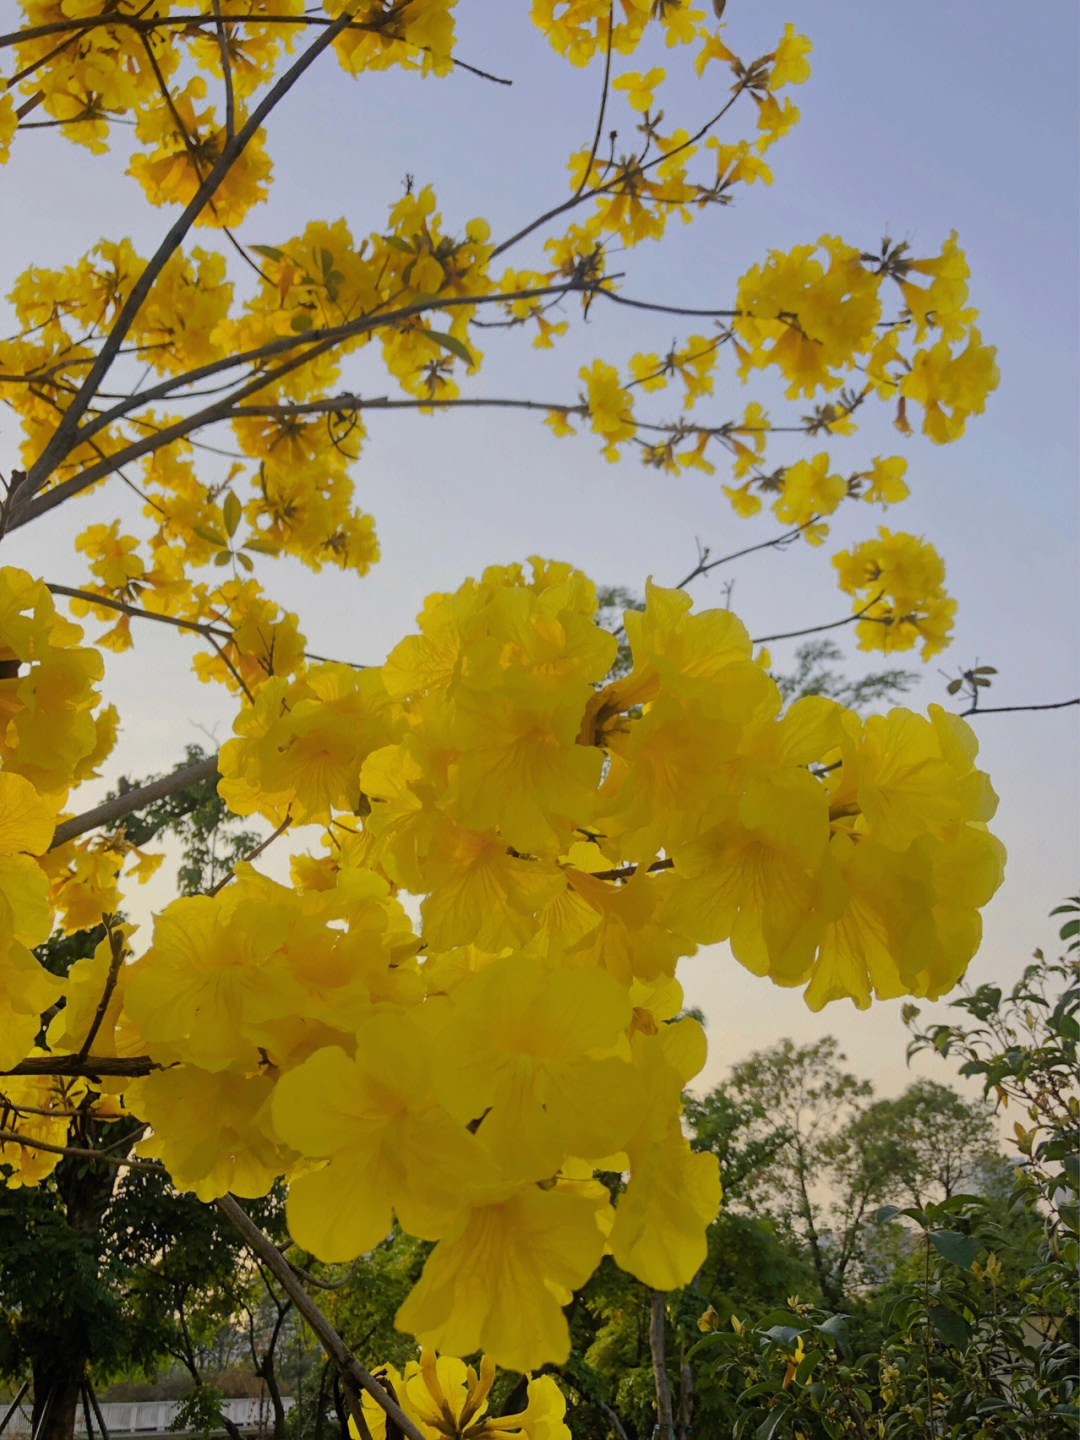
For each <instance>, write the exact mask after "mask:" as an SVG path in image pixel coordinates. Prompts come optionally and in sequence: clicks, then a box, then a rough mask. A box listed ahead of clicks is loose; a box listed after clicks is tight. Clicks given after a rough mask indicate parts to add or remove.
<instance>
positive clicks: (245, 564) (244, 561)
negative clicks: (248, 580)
mask: <svg viewBox="0 0 1080 1440" xmlns="http://www.w3.org/2000/svg"><path fill="white" fill-rule="evenodd" d="M236 558H237V560H238V561H239V562H240V565H241V568H242V569H244V570H246V571H247V572H248V574H249V575H250V574H251V572H252V571H253V570H254V569H255V566H254V565H253V564H252V563H251V556H250V555H245V554H244V552H243V551H242V550H238V551H237V552H236Z"/></svg>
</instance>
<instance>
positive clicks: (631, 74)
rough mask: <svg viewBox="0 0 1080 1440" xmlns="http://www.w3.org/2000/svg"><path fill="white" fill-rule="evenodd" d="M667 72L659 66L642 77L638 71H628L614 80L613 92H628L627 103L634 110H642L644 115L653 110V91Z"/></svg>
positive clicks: (612, 84)
mask: <svg viewBox="0 0 1080 1440" xmlns="http://www.w3.org/2000/svg"><path fill="white" fill-rule="evenodd" d="M665 74H666V71H665V70H664V69H663V68H662V67H661V66H659V65H657V66H654V67H653V69H652V70H649V71H647V72H646V74H644V75H641V74H639V73H638V72H637V71H634V70H628V71H627V72H626V74H624V75H620V76H619V77H618V79H616V80H613V81H612V83H611V88H612V89H613V90H623V91H625V92H626V102H627V104H628V105H629V106H630V108H631V109H632V110H640V111H642V112H643V113H644V112H645V111H646V110H650V109H651V108H652V103H653V91H654V90H655V89H656V87H657V86H658V85H659V84H661V82H662V81H663V79H664V76H665Z"/></svg>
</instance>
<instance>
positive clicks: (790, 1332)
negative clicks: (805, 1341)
mask: <svg viewBox="0 0 1080 1440" xmlns="http://www.w3.org/2000/svg"><path fill="white" fill-rule="evenodd" d="M764 1333H765V1338H766V1339H767V1340H771V1341H772V1342H773V1344H774V1345H783V1347H784V1349H785V1350H794V1348H795V1342H796V1341H797V1340H798V1339H799V1336H800V1335H801V1334H802V1333H803V1330H802V1327H799V1328H797V1327H796V1326H794V1325H774V1326H773V1327H772V1329H771V1330H766V1331H765V1332H764Z"/></svg>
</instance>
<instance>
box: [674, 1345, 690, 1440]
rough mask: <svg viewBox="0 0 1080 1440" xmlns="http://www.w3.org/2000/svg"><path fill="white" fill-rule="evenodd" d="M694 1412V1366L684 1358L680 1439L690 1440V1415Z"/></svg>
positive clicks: (680, 1399) (681, 1366)
mask: <svg viewBox="0 0 1080 1440" xmlns="http://www.w3.org/2000/svg"><path fill="white" fill-rule="evenodd" d="M693 1413H694V1367H693V1366H692V1365H691V1364H690V1362H689V1360H687V1359H686V1358H685V1357H684V1358H683V1362H682V1364H681V1365H680V1366H679V1418H678V1431H677V1434H678V1440H690V1417H691V1415H692V1414H693Z"/></svg>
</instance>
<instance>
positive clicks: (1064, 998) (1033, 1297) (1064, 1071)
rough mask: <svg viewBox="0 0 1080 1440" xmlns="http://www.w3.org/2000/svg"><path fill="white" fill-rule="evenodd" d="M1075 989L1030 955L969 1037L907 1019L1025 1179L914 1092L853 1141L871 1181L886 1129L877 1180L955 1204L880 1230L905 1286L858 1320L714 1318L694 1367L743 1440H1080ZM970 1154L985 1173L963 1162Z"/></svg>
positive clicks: (907, 1210)
mask: <svg viewBox="0 0 1080 1440" xmlns="http://www.w3.org/2000/svg"><path fill="white" fill-rule="evenodd" d="M1054 913H1055V914H1058V915H1065V916H1066V917H1067V918H1066V920H1065V922H1064V924H1063V925H1062V927H1061V939H1062V941H1063V942H1064V943H1065V945H1066V946H1067V949H1068V951H1069V952H1074V951H1075V950H1076V948H1077V935H1078V932H1080V924H1077V917H1078V916H1080V901H1078V900H1076V899H1075V898H1074V899H1072V900H1070V901H1069V902H1068V904H1066V905H1064V906H1061V907H1059V908H1058V909H1057V910H1056V911H1055V912H1054ZM1077 972H1078V967H1077V961H1076V960H1075V959H1073V958H1071V955H1070V958H1062V959H1058V960H1053V961H1050V960H1047V959H1046V957H1045V956H1044V955H1043V954H1042V952H1041V951H1036V960H1035V964H1033V965H1031V966H1029V967H1028V968H1027V970H1026V971H1025V972H1024V975H1023V976H1022V978H1021V979H1020V981H1018V982H1017V984H1016V985H1015V986H1014V987H1013V989H1012V991H1011V992H1010V993H1009V994H1007V995H1004V994H1003V993H1002V991H1001V989H1000V988H999V987H997V986H994V985H983V986H981V987H979V988H978V989H977V990H975V991H974V992H972V993H970V994H968V995H964V996H961V997H960V998H959V999H957V1000H954V1001H953V1002H952V1003H951V1008H952V1009H953V1010H955V1011H959V1012H960V1015H961V1017H962V1018H960V1019H958V1020H957V1021H956V1022H954V1023H952V1024H948V1025H933V1026H930V1027H929V1028H927V1029H922V1028H920V1026H919V1024H918V1011H917V1010H916V1009H915V1008H914V1007H908V1008H907V1010H906V1019H907V1022H908V1024H909V1025H910V1026H911V1027H912V1029H913V1036H914V1038H913V1040H912V1042H911V1046H910V1050H911V1052H912V1053H914V1052H915V1051H919V1050H933V1051H935V1052H936V1053H938V1054H939V1055H941V1056H943V1057H949V1058H952V1059H959V1060H960V1062H961V1064H960V1070H961V1073H962V1074H965V1075H971V1076H978V1077H980V1078H981V1079H982V1081H983V1084H984V1089H985V1093H986V1095H987V1096H991V1095H993V1096H994V1097H996V1099H997V1101H998V1104H999V1105H1000V1106H1005V1107H1009V1108H1014V1107H1017V1106H1022V1107H1023V1113H1024V1116H1025V1121H1027V1122H1030V1123H1029V1124H1025V1123H1021V1122H1017V1125H1016V1129H1015V1132H1014V1134H1015V1139H1016V1143H1017V1148H1018V1150H1019V1152H1020V1156H1019V1166H1018V1168H1017V1170H1016V1171H1015V1176H1016V1177H1017V1178H1016V1180H1015V1183H1013V1184H1012V1185H1011V1186H1010V1185H1009V1184H1008V1180H1007V1177H1005V1176H1004V1175H1003V1167H1002V1166H1001V1164H1000V1162H998V1161H997V1160H996V1159H995V1157H994V1155H993V1153H992V1151H991V1150H990V1149H989V1147H988V1146H986V1145H985V1135H984V1127H983V1126H981V1125H980V1124H979V1123H978V1117H977V1115H976V1114H974V1113H971V1114H965V1113H964V1106H963V1102H962V1101H960V1100H959V1099H958V1097H956V1096H955V1095H952V1092H949V1091H946V1090H945V1089H944V1087H940V1086H932V1085H929V1084H928V1083H927V1082H919V1083H918V1084H917V1085H914V1086H912V1087H911V1088H910V1089H909V1091H908V1092H907V1094H906V1095H905V1096H903V1097H901V1099H900V1100H899V1101H895V1102H889V1105H888V1107H887V1108H886V1109H882V1108H881V1106H880V1105H879V1106H871V1107H870V1108H869V1109H868V1110H866V1111H865V1112H864V1113H863V1114H862V1115H861V1116H859V1117H858V1119H857V1121H856V1122H855V1124H854V1125H853V1126H851V1127H849V1135H850V1137H851V1138H852V1139H853V1140H854V1139H856V1138H857V1137H859V1136H860V1134H861V1136H862V1142H863V1145H864V1159H863V1160H862V1161H860V1162H859V1163H860V1164H861V1165H863V1166H864V1168H865V1166H866V1164H867V1160H866V1158H865V1154H866V1153H867V1152H866V1141H867V1138H868V1135H869V1134H870V1129H869V1128H868V1127H871V1128H872V1122H874V1121H876V1122H877V1123H878V1130H877V1135H878V1140H879V1142H880V1141H881V1140H882V1138H883V1137H885V1138H887V1139H888V1144H887V1145H886V1146H885V1149H884V1152H882V1151H881V1147H880V1144H879V1154H878V1163H881V1162H882V1158H883V1154H885V1155H888V1156H889V1157H890V1159H889V1163H890V1164H892V1165H893V1166H894V1167H897V1168H896V1170H895V1173H896V1174H897V1175H898V1176H899V1177H900V1179H901V1180H902V1181H903V1183H904V1184H905V1186H906V1187H907V1188H908V1190H909V1192H911V1193H914V1194H916V1195H917V1194H918V1193H919V1192H918V1190H917V1189H916V1187H915V1185H913V1183H912V1177H913V1176H915V1175H917V1174H919V1173H921V1174H922V1176H923V1177H924V1178H925V1177H927V1176H930V1177H932V1178H936V1181H937V1184H938V1188H939V1190H940V1191H941V1192H943V1194H942V1198H940V1199H934V1200H931V1199H925V1198H924V1199H922V1200H918V1199H916V1200H915V1203H912V1204H888V1205H884V1206H881V1207H879V1209H878V1210H877V1211H876V1213H875V1215H874V1217H873V1219H874V1221H875V1222H876V1224H877V1225H878V1226H879V1227H880V1228H881V1231H882V1232H883V1233H888V1234H891V1235H892V1237H893V1241H892V1247H893V1248H892V1252H891V1253H892V1256H893V1273H892V1275H891V1277H890V1278H889V1280H888V1282H887V1283H885V1284H883V1285H880V1286H879V1287H878V1288H877V1289H876V1290H874V1291H872V1292H870V1293H868V1294H866V1295H864V1296H862V1297H860V1299H859V1300H858V1302H857V1311H858V1313H852V1314H848V1315H845V1314H837V1313H830V1310H831V1307H827V1308H818V1307H813V1306H807V1305H804V1304H801V1303H800V1302H799V1301H798V1299H797V1297H793V1298H792V1299H791V1300H790V1301H789V1303H788V1305H787V1307H786V1309H774V1310H772V1311H770V1312H769V1313H767V1314H765V1315H763V1316H760V1317H759V1318H745V1317H740V1315H739V1314H738V1313H735V1311H734V1307H730V1306H726V1305H714V1306H712V1307H711V1308H710V1310H708V1311H707V1312H706V1314H705V1316H704V1317H703V1320H702V1326H703V1328H705V1329H708V1330H709V1331H710V1333H708V1334H707V1335H706V1336H705V1337H704V1339H702V1340H700V1341H699V1342H698V1344H697V1346H696V1347H695V1349H694V1351H693V1352H692V1354H693V1356H694V1357H695V1358H700V1361H701V1365H702V1368H703V1369H705V1370H706V1371H707V1373H708V1374H709V1377H710V1379H711V1382H712V1383H713V1384H714V1385H717V1386H720V1387H727V1389H728V1390H729V1392H730V1393H732V1394H733V1395H734V1396H735V1397H737V1407H738V1411H739V1414H738V1418H737V1419H736V1420H735V1422H734V1425H733V1430H732V1433H733V1434H734V1436H735V1437H736V1440H741V1437H743V1436H747V1435H753V1436H755V1437H757V1440H771V1437H773V1436H776V1437H778V1440H779V1437H792V1440H823V1437H828V1440H839V1437H841V1436H845V1437H846V1436H854V1437H859V1440H866V1437H869V1436H872V1435H873V1436H878V1437H881V1440H931V1437H934V1440H936V1437H948V1440H1066V1437H1068V1436H1072V1437H1075V1435H1076V1432H1077V1424H1078V1421H1080V1410H1078V1408H1077V1371H1078V1358H1080V1348H1078V1334H1080V1330H1078V1317H1077V1301H1076V1270H1077V1259H1078V1248H1077V1238H1078V1237H1077V1216H1076V1179H1077V1165H1078V1156H1080V1144H1078V1139H1080V1135H1078V1117H1080V1097H1078V1084H1077V1068H1076V1058H1077V1057H1076V1050H1077V1041H1078V1038H1080V1029H1078V1026H1077V1011H1078V1009H1080V986H1078V973H1077ZM949 1097H951V1098H949ZM875 1112H876V1114H875ZM954 1130H958V1131H959V1132H960V1134H959V1140H958V1139H957V1136H956V1135H955V1134H953V1133H952V1132H953V1131H954ZM890 1132H891V1137H890ZM935 1137H936V1144H935ZM973 1142H976V1143H981V1144H982V1147H983V1148H982V1153H981V1155H980V1154H977V1153H976V1154H972V1153H970V1151H971V1147H972V1144H973ZM965 1149H966V1150H967V1151H968V1152H969V1153H967V1154H961V1151H963V1150H965ZM912 1166H915V1169H914V1170H913V1169H911V1168H910V1167H912ZM935 1167H936V1169H937V1174H936V1177H934V1176H933V1171H934V1169H935ZM962 1182H965V1183H972V1184H973V1186H974V1188H973V1189H972V1190H971V1191H970V1192H965V1191H963V1190H960V1189H958V1188H957V1187H958V1185H959V1184H960V1183H962ZM920 1183H921V1182H920ZM1006 1192H1008V1193H1006Z"/></svg>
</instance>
